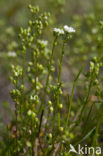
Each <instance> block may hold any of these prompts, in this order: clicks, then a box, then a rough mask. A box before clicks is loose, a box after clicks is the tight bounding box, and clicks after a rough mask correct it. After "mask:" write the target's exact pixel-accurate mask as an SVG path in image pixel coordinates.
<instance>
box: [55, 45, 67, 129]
mask: <svg viewBox="0 0 103 156" xmlns="http://www.w3.org/2000/svg"><path fill="white" fill-rule="evenodd" d="M64 46H65V42H63V46H62V53H61V58H60V64H59V75H58V85H59V84H60V79H61V71H62V64H63V57H64ZM59 104H60V95H59V92H58V93H57V106H59ZM58 126H59V127H60V111H59V112H58Z"/></svg>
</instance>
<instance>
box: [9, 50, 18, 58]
mask: <svg viewBox="0 0 103 156" xmlns="http://www.w3.org/2000/svg"><path fill="white" fill-rule="evenodd" d="M8 56H9V57H16V56H17V55H16V53H15V52H13V51H10V52H8Z"/></svg>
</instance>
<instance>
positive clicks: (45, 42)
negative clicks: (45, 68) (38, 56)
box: [38, 40, 48, 47]
mask: <svg viewBox="0 0 103 156" xmlns="http://www.w3.org/2000/svg"><path fill="white" fill-rule="evenodd" d="M38 43H40V44H42V45H44V46H45V47H46V46H47V44H48V41H44V40H38Z"/></svg>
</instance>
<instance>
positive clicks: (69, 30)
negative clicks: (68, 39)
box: [64, 25, 75, 33]
mask: <svg viewBox="0 0 103 156" xmlns="http://www.w3.org/2000/svg"><path fill="white" fill-rule="evenodd" d="M64 31H65V32H67V33H73V32H75V29H74V28H72V27H68V26H67V25H65V26H64Z"/></svg>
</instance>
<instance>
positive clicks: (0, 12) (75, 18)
mask: <svg viewBox="0 0 103 156" xmlns="http://www.w3.org/2000/svg"><path fill="white" fill-rule="evenodd" d="M28 4H32V5H38V6H39V7H40V10H41V12H45V11H46V12H50V13H51V17H50V26H49V28H48V29H49V30H51V31H50V32H49V31H48V33H47V32H46V34H45V35H46V38H47V39H48V40H49V41H50V42H51V40H52V38H49V36H50V33H52V29H53V28H54V27H57V26H59V25H69V26H73V27H74V28H75V29H76V35H75V37H73V39H72V40H71V41H70V42H69V44H68V45H67V49H66V55H65V58H64V64H63V73H62V80H63V81H64V82H65V84H64V88H65V89H64V91H65V92H69V91H70V89H71V86H72V81H73V78H74V75H75V74H76V73H77V72H78V70H79V69H80V67H83V69H85V70H87V69H88V68H87V67H88V62H89V61H90V59H91V57H92V56H97V55H98V53H101V51H100V50H99V52H98V53H97V51H98V42H99V39H100V38H101V33H100V32H99V21H101V20H102V19H103V1H102V0H0V132H1V131H3V129H4V128H5V125H6V124H7V123H8V121H9V120H10V119H11V117H12V109H11V106H13V104H12V100H11V98H10V93H9V92H10V89H11V87H12V86H11V84H10V81H9V76H10V64H12V63H16V62H17V58H16V51H17V49H18V47H19V44H18V43H19V38H18V33H19V28H20V27H21V26H22V27H24V28H25V27H26V25H27V24H28V19H29V18H30V14H29V11H28V8H27V6H28ZM57 51H58V50H57ZM55 55H56V58H58V55H59V54H58V53H56V54H55ZM80 86H82V83H80V84H79V85H78V87H80ZM83 89H84V88H82V87H81V90H80V93H78V96H80V95H82V91H83Z"/></svg>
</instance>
